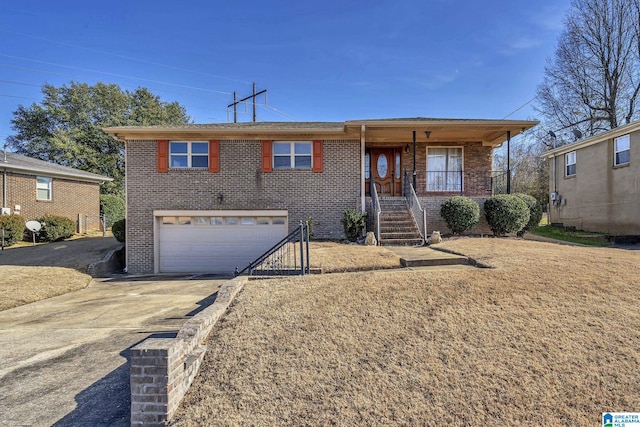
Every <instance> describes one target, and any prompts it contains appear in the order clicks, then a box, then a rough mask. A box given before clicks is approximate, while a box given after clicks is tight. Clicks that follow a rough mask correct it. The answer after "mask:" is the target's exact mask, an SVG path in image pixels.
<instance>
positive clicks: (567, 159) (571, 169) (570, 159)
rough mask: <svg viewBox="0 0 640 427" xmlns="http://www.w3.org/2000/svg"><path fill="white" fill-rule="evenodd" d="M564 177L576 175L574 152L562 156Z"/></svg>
mask: <svg viewBox="0 0 640 427" xmlns="http://www.w3.org/2000/svg"><path fill="white" fill-rule="evenodd" d="M564 163H565V168H564V176H574V175H575V174H576V152H575V151H572V152H570V153H567V154H565V155H564Z"/></svg>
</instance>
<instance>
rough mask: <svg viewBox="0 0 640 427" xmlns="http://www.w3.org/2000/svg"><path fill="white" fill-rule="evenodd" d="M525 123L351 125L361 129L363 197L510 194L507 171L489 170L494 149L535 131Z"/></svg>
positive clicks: (463, 121)
mask: <svg viewBox="0 0 640 427" xmlns="http://www.w3.org/2000/svg"><path fill="white" fill-rule="evenodd" d="M537 123H538V122H537V121H528V120H469V119H427V118H415V119H380V120H352V121H347V122H345V128H346V129H347V130H351V131H352V132H354V131H356V132H357V130H356V129H357V128H359V131H360V132H359V133H360V137H361V155H362V162H361V163H362V171H361V173H362V179H361V180H362V194H363V195H364V196H365V197H370V196H371V188H372V185H373V186H375V189H376V192H377V193H378V196H381V197H385V196H391V197H401V196H406V193H407V191H409V188H410V186H412V187H413V190H414V192H415V194H416V195H417V196H418V197H428V196H436V197H442V196H453V195H466V196H484V197H486V196H490V195H492V194H498V193H507V192H509V171H508V170H503V171H494V170H493V149H494V148H497V147H500V146H501V145H502V144H504V143H507V144H509V141H510V139H511V138H512V137H514V136H516V135H517V134H519V133H521V132H524V131H525V130H527V129H530V128H531V127H533V126H535V125H536V124H537Z"/></svg>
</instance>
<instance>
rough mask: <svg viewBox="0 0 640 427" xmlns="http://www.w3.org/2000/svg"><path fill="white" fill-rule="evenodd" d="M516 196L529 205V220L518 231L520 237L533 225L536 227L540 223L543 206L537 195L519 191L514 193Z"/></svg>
mask: <svg viewBox="0 0 640 427" xmlns="http://www.w3.org/2000/svg"><path fill="white" fill-rule="evenodd" d="M514 196H516V197H519V198H521V199H522V200H523V201H524V202H525V203H526V204H527V206H528V207H529V222H528V223H527V224H526V225H525V226H524V227H523V228H522V230H520V231H518V233H517V235H518V237H522V236H524V234H525V233H526V232H527V231H529V230H530V229H531V227H536V226H538V225H539V224H540V220H541V219H542V206H540V203H538V200H536V198H535V197H533V196H530V195H528V194H522V193H518V194H514Z"/></svg>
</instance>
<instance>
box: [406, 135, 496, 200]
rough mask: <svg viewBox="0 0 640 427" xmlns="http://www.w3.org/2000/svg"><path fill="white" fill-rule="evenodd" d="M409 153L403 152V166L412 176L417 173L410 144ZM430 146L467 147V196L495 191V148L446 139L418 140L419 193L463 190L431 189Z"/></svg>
mask: <svg viewBox="0 0 640 427" xmlns="http://www.w3.org/2000/svg"><path fill="white" fill-rule="evenodd" d="M409 147H410V150H409V152H408V153H404V152H403V154H402V169H403V174H404V171H407V173H408V176H409V179H413V178H412V174H413V148H412V147H411V144H409ZM427 147H431V148H438V147H450V148H454V147H463V160H462V161H463V169H464V176H463V182H464V195H465V196H489V195H491V187H490V179H489V177H490V173H491V170H492V168H493V149H492V148H491V147H483V146H482V143H480V142H475V143H466V144H455V143H442V144H439V143H437V142H432V143H429V144H424V143H422V144H417V147H416V172H417V174H416V182H417V185H416V189H415V190H416V194H417V195H418V196H435V197H441V196H449V197H451V196H455V195H459V194H460V193H459V192H451V193H449V192H440V191H438V192H429V191H427V174H426V172H427Z"/></svg>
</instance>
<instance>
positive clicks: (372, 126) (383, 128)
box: [345, 119, 538, 147]
mask: <svg viewBox="0 0 640 427" xmlns="http://www.w3.org/2000/svg"><path fill="white" fill-rule="evenodd" d="M537 124H538V122H537V121H529V120H526V121H520V120H518V121H516V120H453V119H451V120H430V119H415V120H361V121H348V122H345V129H349V128H351V127H360V128H361V127H362V125H364V126H365V139H366V142H367V145H370V144H393V143H401V144H406V143H410V142H413V131H416V142H419V143H426V142H429V143H460V142H481V143H482V144H483V145H485V146H491V147H497V146H500V145H501V144H502V143H503V142H505V141H506V140H507V131H511V137H512V138H513V137H514V136H516V135H518V134H519V133H520V132H523V131H525V130H527V129H530V128H532V127H533V126H535V125H537ZM425 132H430V134H429V137H428V138H427V135H426V134H425Z"/></svg>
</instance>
